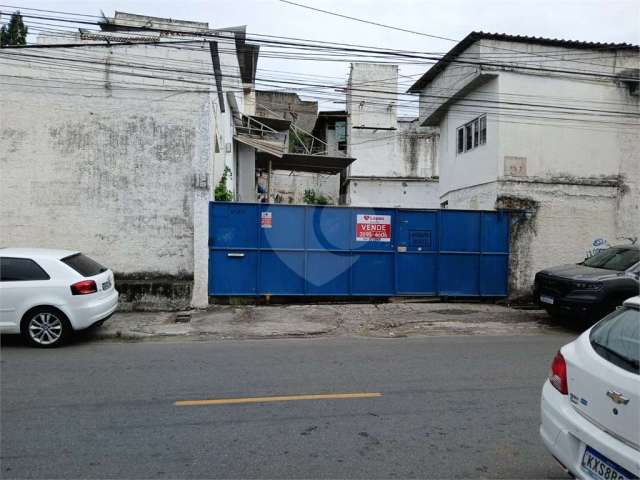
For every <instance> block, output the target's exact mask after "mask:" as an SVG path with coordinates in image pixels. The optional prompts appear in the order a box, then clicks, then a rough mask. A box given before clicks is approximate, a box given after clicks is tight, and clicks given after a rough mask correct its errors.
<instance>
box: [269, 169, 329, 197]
mask: <svg viewBox="0 0 640 480" xmlns="http://www.w3.org/2000/svg"><path fill="white" fill-rule="evenodd" d="M339 187H340V175H325V174H319V173H306V172H289V171H282V170H276V171H274V172H273V179H272V185H271V196H272V202H274V203H293V204H301V203H304V191H305V190H314V191H315V192H316V193H318V194H321V195H323V196H324V197H326V198H327V200H329V203H330V204H331V205H337V204H338V203H339V200H340V198H339V197H340V193H339Z"/></svg>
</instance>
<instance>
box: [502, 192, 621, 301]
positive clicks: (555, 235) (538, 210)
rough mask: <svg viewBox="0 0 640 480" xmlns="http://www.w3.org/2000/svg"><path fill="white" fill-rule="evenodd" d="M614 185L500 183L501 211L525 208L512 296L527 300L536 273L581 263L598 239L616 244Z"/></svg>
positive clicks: (516, 227) (515, 228) (516, 235)
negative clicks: (548, 268)
mask: <svg viewBox="0 0 640 480" xmlns="http://www.w3.org/2000/svg"><path fill="white" fill-rule="evenodd" d="M617 194H618V189H617V188H616V187H614V186H610V187H603V186H585V185H576V184H552V183H538V182H532V183H525V182H500V184H499V186H498V198H497V201H496V207H499V208H500V207H502V208H505V207H506V208H522V209H526V210H527V212H528V213H527V214H526V215H524V216H517V217H518V218H519V220H518V218H516V220H515V221H514V222H513V224H512V242H511V264H510V274H511V276H510V282H509V283H510V296H511V297H512V298H514V299H517V298H528V297H529V296H530V294H531V289H532V287H533V279H534V276H535V274H536V272H538V271H540V270H542V269H544V268H547V267H551V266H554V265H560V264H564V263H578V262H580V261H582V260H584V258H585V257H586V256H587V252H588V251H589V250H590V249H591V248H592V247H593V242H594V240H596V239H605V240H606V241H607V242H608V243H609V244H610V245H615V244H617V243H625V242H619V241H616V236H617V233H616V225H615V215H613V213H614V212H615V210H616V202H617Z"/></svg>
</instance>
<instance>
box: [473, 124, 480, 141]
mask: <svg viewBox="0 0 640 480" xmlns="http://www.w3.org/2000/svg"><path fill="white" fill-rule="evenodd" d="M479 126H480V119H478V118H476V119H475V120H474V121H473V148H476V147H477V146H478V134H479V133H480V129H479V128H478V127H479Z"/></svg>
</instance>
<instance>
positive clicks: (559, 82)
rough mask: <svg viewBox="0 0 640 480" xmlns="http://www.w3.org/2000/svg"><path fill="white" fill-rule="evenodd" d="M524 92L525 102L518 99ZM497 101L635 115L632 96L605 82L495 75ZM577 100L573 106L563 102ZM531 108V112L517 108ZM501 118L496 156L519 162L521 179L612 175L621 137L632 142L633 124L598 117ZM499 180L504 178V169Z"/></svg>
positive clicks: (618, 160) (635, 101)
mask: <svg viewBox="0 0 640 480" xmlns="http://www.w3.org/2000/svg"><path fill="white" fill-rule="evenodd" d="M524 92H526V97H525V96H524V95H523V94H524ZM500 95H501V97H502V98H509V99H510V100H511V101H514V102H527V103H532V102H533V103H537V104H550V105H553V104H556V105H557V104H561V105H566V106H567V107H569V108H582V109H595V110H612V111H621V112H625V111H626V112H630V113H636V114H637V113H639V112H640V109H639V105H640V104H639V102H638V101H639V99H640V97H638V96H635V97H633V96H631V95H629V93H628V90H627V89H626V88H624V87H622V86H616V84H615V83H613V82H612V81H610V80H606V81H584V80H583V81H580V80H578V79H576V78H555V77H549V76H543V75H536V74H524V73H513V72H501V73H500ZM574 98H575V99H580V101H579V102H574V101H567V100H564V99H574ZM522 108H523V109H524V108H529V109H531V108H535V107H522ZM509 113H510V112H509V111H507V110H504V111H503V112H501V114H502V117H501V119H500V128H501V132H500V151H499V155H500V158H501V161H502V163H503V164H504V157H505V156H517V157H521V158H523V159H525V162H526V176H534V177H536V176H538V177H553V176H566V177H594V178H595V177H599V176H611V175H618V173H619V168H620V163H621V161H622V157H623V155H627V154H628V152H624V151H623V148H622V147H623V144H624V137H628V136H629V137H635V138H636V139H637V136H638V126H639V125H638V124H637V123H636V124H635V125H631V120H630V119H628V118H626V119H625V118H621V117H620V116H618V115H615V116H612V117H603V116H602V114H598V115H594V113H593V112H583V113H581V112H580V111H574V112H573V113H570V114H563V115H561V116H562V117H563V118H567V117H569V118H570V121H567V120H553V119H551V118H550V117H554V116H558V114H557V113H556V114H554V113H546V114H545V113H541V112H540V111H539V108H538V110H537V111H536V113H534V114H531V113H527V112H520V113H521V114H526V115H529V118H522V117H515V116H513V115H509ZM625 123H626V125H624V124H625ZM499 175H500V176H502V175H508V172H506V171H505V170H504V168H501V169H500V172H499Z"/></svg>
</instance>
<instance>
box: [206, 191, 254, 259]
mask: <svg viewBox="0 0 640 480" xmlns="http://www.w3.org/2000/svg"><path fill="white" fill-rule="evenodd" d="M220 205H221V204H216V203H213V202H212V203H210V204H209V218H210V219H211V221H210V222H209V245H210V246H215V247H228V248H256V247H257V246H258V230H257V229H256V228H255V227H254V225H255V224H256V221H257V218H258V206H257V205H252V204H243V203H229V204H224V207H223V208H220Z"/></svg>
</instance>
